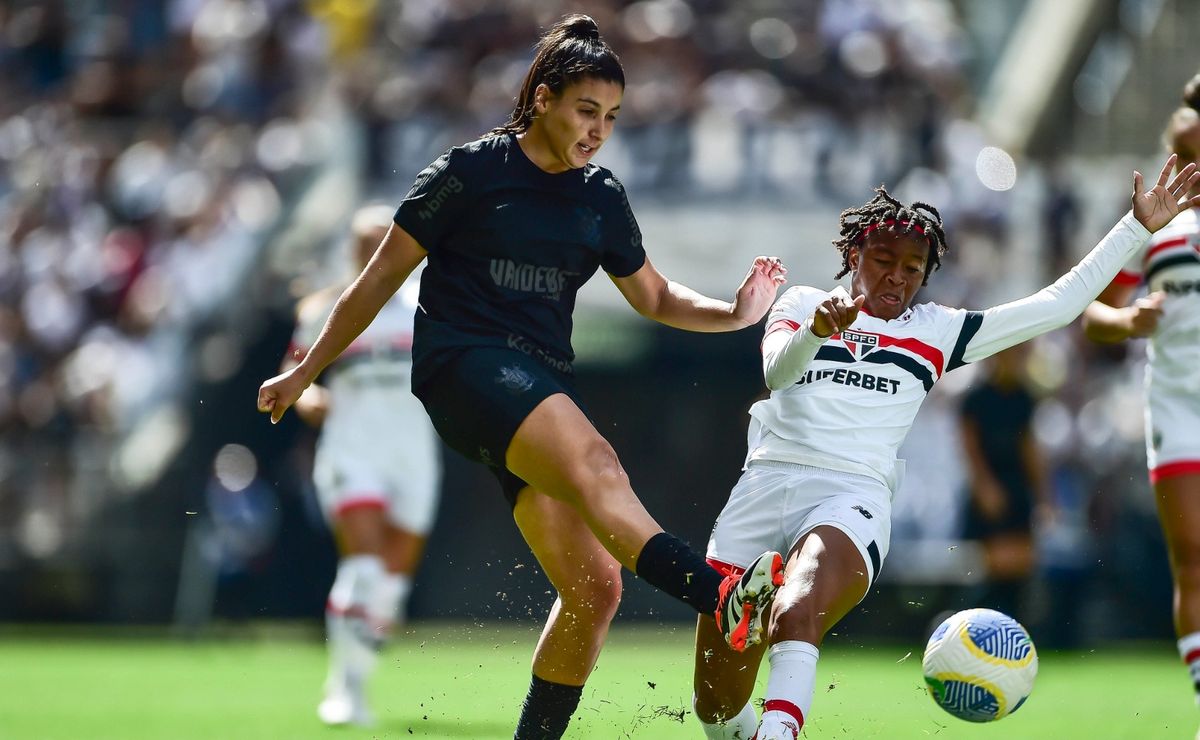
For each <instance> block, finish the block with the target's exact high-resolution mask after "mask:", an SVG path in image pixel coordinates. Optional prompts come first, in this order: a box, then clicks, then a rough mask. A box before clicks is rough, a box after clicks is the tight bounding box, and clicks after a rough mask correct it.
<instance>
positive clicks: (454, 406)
mask: <svg viewBox="0 0 1200 740" xmlns="http://www.w3.org/2000/svg"><path fill="white" fill-rule="evenodd" d="M413 393H414V394H416V396H417V398H419V399H421V403H423V404H424V405H425V411H426V412H428V413H429V418H430V420H431V421H432V422H433V427H434V429H436V430H437V433H438V435H440V436H441V438H442V439H443V440H444V441H445V442H446V444H447V445H449V446H450V448H451V449H453V450H455V451H456V452H458V453H460V454H462V455H464V456H466V457H467V458H469V459H471V460H475V461H477V462H481V463H483V464H484V465H487V466H488V468H490V469H491V471H492V472H493V473H494V474H495V476H496V478H497V479H498V480H499V481H500V487H501V488H502V489H504V496H505V498H507V499H508V503H509V505H510V506H516V505H517V494H518V493H520V491H521V489H522V488H524V487H526V486H528V485H529V484H528V483H526V482H525V481H523V480H521V479H520V478H518V477H517V476H515V475H513V474H512V473H511V472H509V470H508V468H506V467H505V464H504V460H505V455H506V454H507V452H508V445H509V443H511V442H512V438H513V436H514V435H515V434H516V433H517V427H519V426H521V422H523V421H525V417H527V416H529V414H530V412H532V411H533V410H534V409H535V408H537V405H538V404H540V403H541V402H542V401H544V400H546V399H547V398H549V397H550V396H552V395H554V394H555V393H565V394H566V395H568V396H569V397H570V398H571V400H573V401H574V402H575V404H576V405H577V406H579V408H580V409H583V404H582V403H581V401H580V399H579V394H578V393H577V392H576V390H575V386H574V383H573V379H572V377H571V376H570V375H567V374H565V373H561V372H559V371H557V370H553V369H551V368H550V367H548V366H547V365H545V364H543V363H542V362H541V361H539V360H536V359H534V358H533V357H530V356H529V355H527V354H525V353H523V352H518V351H517V350H512V349H507V348H504V347H473V348H470V349H467V350H464V351H463V352H461V353H460V354H458V355H456V356H455V357H454V358H453V359H451V360H448V361H447V362H445V363H444V364H443V365H441V367H439V368H438V370H437V372H436V374H435V376H434V377H433V378H431V379H430V380H427V381H425V382H424V383H422V384H421V386H420V387H419V388H414V389H413ZM585 413H586V412H585Z"/></svg>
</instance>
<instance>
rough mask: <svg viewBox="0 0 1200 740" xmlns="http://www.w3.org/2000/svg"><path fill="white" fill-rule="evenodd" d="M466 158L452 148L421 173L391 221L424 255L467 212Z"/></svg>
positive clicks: (435, 246) (442, 238) (462, 152)
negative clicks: (417, 245)
mask: <svg viewBox="0 0 1200 740" xmlns="http://www.w3.org/2000/svg"><path fill="white" fill-rule="evenodd" d="M468 159H469V156H468V154H467V153H466V152H464V151H463V150H462V149H459V148H455V149H451V150H449V151H447V152H446V153H445V154H443V155H442V156H440V157H438V158H437V159H436V160H434V161H433V163H432V164H430V165H429V166H428V167H426V168H425V169H423V170H421V172H420V174H418V175H417V179H416V181H414V182H413V185H412V188H411V189H409V191H408V195H405V196H404V199H403V200H401V201H400V207H399V208H397V209H396V215H395V216H394V217H393V218H392V220H393V221H395V222H396V225H397V226H399V227H400V228H402V229H404V230H405V231H407V232H408V234H409V235H410V236H412V238H414V239H416V240H417V243H418V244H420V245H421V248H422V249H424V250H425V251H427V252H432V251H435V250H436V249H437V248H438V246H439V245H440V244H441V243H442V241H443V240H444V239H445V238H446V235H447V234H449V233H450V231H451V230H452V229H453V228H454V226H455V225H457V224H459V223H461V218H462V216H463V214H464V213H465V212H466V210H467V206H468V203H469V200H470V192H469V189H468V187H467V184H468V182H469V181H470V178H469V177H468V172H467V170H468V165H469V162H468Z"/></svg>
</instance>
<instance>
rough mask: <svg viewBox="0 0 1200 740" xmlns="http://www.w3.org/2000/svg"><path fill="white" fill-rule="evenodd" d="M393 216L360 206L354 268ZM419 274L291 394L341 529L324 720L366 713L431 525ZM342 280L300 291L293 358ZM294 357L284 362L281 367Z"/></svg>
mask: <svg viewBox="0 0 1200 740" xmlns="http://www.w3.org/2000/svg"><path fill="white" fill-rule="evenodd" d="M391 223H392V210H391V208H390V207H388V206H368V207H366V208H363V209H361V210H359V211H358V212H357V213H356V214H355V215H354V220H353V223H352V237H351V245H350V249H351V251H352V254H351V257H352V259H353V261H354V265H353V267H354V272H355V274H356V273H357V272H358V271H359V270H361V269H362V268H363V266H365V265H366V264H367V262H368V261H369V260H370V258H371V255H372V254H374V252H375V248H376V247H377V246H378V245H379V242H380V241H381V240H382V239H383V236H384V235H385V234H386V233H387V230H388V227H389V226H390V225H391ZM419 281H420V277H419V273H414V274H413V275H412V276H410V277H409V279H408V280H407V281H406V282H405V283H404V285H403V286H402V287H401V288H400V290H398V291H397V292H396V294H395V295H394V296H393V297H392V298H391V300H390V301H388V303H387V304H386V305H385V306H384V307H383V309H382V310H381V311H380V312H379V315H378V316H376V317H375V320H374V321H372V322H371V325H370V326H368V327H367V329H366V330H365V331H363V333H362V334H360V335H359V336H358V338H357V339H356V340H355V341H354V343H353V344H351V345H350V346H349V347H348V348H347V349H346V351H345V352H343V353H342V355H341V356H340V357H339V358H338V360H337V361H336V362H335V363H333V364H332V365H331V366H330V367H329V368H328V369H326V371H325V373H324V376H323V379H322V384H321V385H316V384H314V385H311V386H309V387H308V388H307V389H306V390H305V391H304V394H303V395H302V396H301V397H300V399H299V400H298V401H297V402H296V411H297V412H298V413H299V414H300V416H301V418H303V419H304V420H305V421H306V422H308V423H310V424H313V425H314V426H320V427H321V436H320V439H319V440H318V442H317V452H316V459H315V462H314V466H313V479H314V483H315V484H316V488H317V495H318V497H319V499H320V504H321V510H322V512H323V513H324V514H325V516H326V518H327V519H328V521H329V522H330V525H331V526H332V528H333V530H334V535H335V537H336V540H337V546H338V553H339V561H338V569H337V576H336V578H335V579H334V582H333V587H332V588H331V589H330V591H329V600H328V601H327V602H326V607H325V621H326V628H327V630H328V638H327V639H328V647H329V675H328V677H327V678H326V681H325V697H324V699H323V700H322V702H321V704H320V705H319V706H318V708H317V714H318V715H319V716H320V718H321V720H322V721H324V722H326V723H328V724H346V723H355V724H370V723H371V721H372V717H371V714H370V711H369V709H368V706H367V699H366V680H367V678H368V677H369V676H370V674H371V672H372V670H373V668H374V666H375V662H376V657H377V654H378V651H379V649H380V648H381V647H382V645H383V642H384V640H385V639H386V638H387V637H388V635H389V634H390V633H391V632H392V630H393V629H394V628H395V626H396V625H397V624H398V623H399V622H400V621H401V620H402V619H403V617H404V607H405V603H406V601H407V599H408V594H409V591H410V590H411V588H412V579H413V574H414V573H415V572H416V569H417V565H418V563H419V562H420V559H421V554H422V552H423V551H424V549H425V540H426V536H427V535H428V533H429V530H430V527H431V526H432V525H433V518H434V514H435V513H436V510H437V503H438V485H439V479H440V477H441V459H440V448H439V446H438V443H437V436H436V434H435V432H434V430H433V425H432V424H431V423H430V421H429V417H428V415H427V414H426V413H425V408H424V407H423V406H422V405H421V402H420V401H418V400H417V399H416V397H415V396H413V395H412V391H411V390H410V389H409V377H410V375H411V368H412V335H413V314H414V313H415V311H416V308H417V291H418V287H419ZM343 287H344V286H337V287H335V288H329V289H327V290H324V291H321V292H318V293H315V294H314V295H311V296H309V297H307V298H305V299H304V300H303V301H301V302H300V305H299V307H298V311H297V313H298V321H297V327H296V334H295V338H294V339H293V342H292V344H293V346H292V348H291V351H290V352H289V353H288V356H289V358H295V357H303V356H304V353H305V352H307V351H308V348H309V347H310V346H312V343H313V342H314V341H315V340H316V338H317V335H318V334H319V333H320V331H321V327H322V326H323V325H324V323H325V317H326V316H328V315H329V311H330V310H331V309H332V308H333V305H334V303H335V302H336V301H337V299H338V296H339V295H341V292H342V288H343ZM293 364H295V360H294V359H289V360H288V361H287V362H286V363H285V366H284V367H285V369H286V368H287V367H290V366H291V365H293Z"/></svg>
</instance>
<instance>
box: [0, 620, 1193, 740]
mask: <svg viewBox="0 0 1200 740" xmlns="http://www.w3.org/2000/svg"><path fill="white" fill-rule="evenodd" d="M13 634H14V632H13V630H12V629H9V630H7V631H6V633H5V636H4V637H0V738H5V739H6V740H12V739H17V738H21V739H23V738H30V739H36V740H52V739H54V738H71V739H72V740H75V739H77V738H120V739H121V740H135V739H136V738H171V739H172V740H182V739H185V738H206V739H208V738H323V739H325V740H353V739H355V738H408V737H422V738H480V739H482V738H510V737H511V736H512V735H511V733H512V727H513V724H514V721H515V717H516V712H517V707H518V706H519V704H520V701H521V698H522V697H523V695H524V691H525V688H526V685H527V682H528V678H529V669H528V666H529V656H530V652H531V650H532V646H533V644H534V641H535V639H536V636H537V627H535V626H533V625H512V624H508V625H505V624H483V625H471V624H444V623H429V622H422V623H417V624H415V625H413V626H412V627H411V628H410V629H409V630H408V632H407V633H406V634H405V635H403V636H402V637H401V638H400V639H399V640H398V641H397V642H396V643H395V644H394V645H392V646H391V647H390V648H389V650H388V652H387V653H386V655H385V657H384V660H383V662H382V664H381V667H380V670H379V671H378V673H377V676H376V680H375V682H374V684H373V686H372V691H371V694H372V697H373V701H374V706H375V711H376V713H377V714H378V715H379V723H378V725H377V726H376V727H375V728H373V729H371V730H359V729H337V730H333V729H327V728H325V727H322V726H321V725H319V723H318V721H317V719H316V716H315V713H314V709H315V706H316V702H317V699H318V695H319V689H320V683H321V680H322V678H323V672H324V653H323V648H322V645H321V644H320V643H319V642H318V641H316V640H313V639H299V638H296V639H279V638H275V639H259V640H251V639H235V640H228V641H214V640H204V641H199V642H184V641H172V640H164V639H133V638H120V637H114V636H107V637H105V638H103V639H101V638H97V637H75V636H65V635H62V634H58V633H55V632H46V631H40V632H38V633H37V634H36V636H34V635H25V636H17V637H14V636H13ZM690 643H691V631H690V629H689V628H688V627H686V626H684V625H679V626H677V627H670V626H668V627H661V628H650V627H622V626H619V627H617V628H615V629H614V630H613V633H612V635H611V636H610V639H609V643H608V646H607V647H606V648H605V651H604V653H603V654H602V655H601V658H600V664H599V667H598V668H597V670H596V673H595V674H594V675H593V677H592V679H591V681H589V684H588V688H587V690H586V691H585V693H584V698H583V702H582V704H581V705H580V710H579V712H578V713H577V714H576V717H575V719H574V720H573V721H572V723H571V728H570V730H569V731H568V733H567V737H568V738H605V739H608V738H614V739H616V738H654V739H655V740H669V739H670V738H693V739H694V738H699V737H701V733H700V730H699V727H698V726H697V725H696V724H695V719H694V718H693V717H691V716H690V715H689V714H687V713H686V710H687V708H688V707H689V704H690V696H691V689H690V684H691V644H690ZM909 651H911V654H909ZM1041 660H1042V662H1041V671H1040V675H1039V676H1038V683H1037V687H1036V688H1035V690H1034V692H1033V696H1032V697H1031V698H1030V700H1029V701H1028V702H1027V703H1026V705H1025V706H1024V707H1022V708H1021V710H1020V711H1019V712H1018V713H1017V714H1015V715H1013V716H1012V717H1009V718H1007V719H1004V720H1002V721H1000V722H998V723H994V724H989V725H973V724H970V723H966V722H961V721H959V720H956V719H954V718H952V717H950V716H949V715H946V714H944V713H942V712H941V710H939V709H938V708H937V707H935V706H934V705H933V703H932V701H930V699H929V698H928V696H927V695H926V694H925V691H924V688H923V684H922V681H921V675H920V646H919V645H916V644H914V645H908V646H894V645H866V646H851V645H849V644H848V641H847V640H846V639H845V638H834V639H833V640H832V641H831V643H830V644H829V645H827V647H826V649H825V650H824V651H823V655H822V659H821V664H820V669H819V675H818V687H817V692H816V700H815V703H814V707H813V713H812V719H811V721H810V722H809V724H808V725H807V727H806V728H805V737H806V738H814V739H815V738H845V739H852V738H853V739H857V738H891V739H899V740H904V739H906V738H944V739H945V740H960V739H964V738H965V739H967V740H970V739H971V738H991V739H993V740H995V739H998V738H1005V739H1014V738H1015V739H1017V740H1036V739H1037V738H1052V739H1053V740H1075V739H1076V738H1080V739H1082V738H1105V739H1106V740H1112V739H1115V738H1130V739H1131V740H1132V739H1134V738H1136V739H1137V740H1153V739H1156V738H1164V739H1166V738H1179V739H1185V738H1186V739H1189V740H1190V738H1192V737H1193V734H1194V733H1195V731H1196V727H1197V725H1198V724H1200V712H1197V711H1196V709H1195V707H1194V705H1193V701H1192V696H1191V687H1190V686H1189V683H1188V680H1187V676H1186V674H1185V672H1184V669H1183V667H1182V666H1181V665H1180V664H1179V661H1178V658H1177V657H1176V656H1175V655H1174V653H1173V646H1171V645H1166V644H1163V645H1152V646H1147V647H1145V648H1144V649H1141V650H1129V649H1121V650H1109V651H1096V652H1082V653H1071V654H1061V655H1043V656H1042V657H1041ZM763 678H764V677H763V676H760V689H761V687H762V685H763V683H762V679H763Z"/></svg>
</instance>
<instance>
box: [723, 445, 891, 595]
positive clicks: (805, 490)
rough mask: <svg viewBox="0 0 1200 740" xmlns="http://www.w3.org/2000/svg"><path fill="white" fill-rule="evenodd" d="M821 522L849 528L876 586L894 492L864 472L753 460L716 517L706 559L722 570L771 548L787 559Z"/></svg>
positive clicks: (742, 566) (888, 537)
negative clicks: (794, 546) (800, 540)
mask: <svg viewBox="0 0 1200 740" xmlns="http://www.w3.org/2000/svg"><path fill="white" fill-rule="evenodd" d="M820 526H830V527H835V528H837V529H839V530H841V531H842V532H845V533H846V536H848V537H849V538H850V541H851V542H853V543H854V545H855V546H856V547H857V548H858V551H859V553H860V554H861V555H862V559H863V563H864V564H865V565H866V568H867V570H866V573H867V578H868V580H869V582H870V583H872V584H873V583H874V582H875V579H876V578H878V577H879V569H880V568H881V567H882V566H883V559H884V558H885V557H887V553H888V545H889V542H890V540H891V536H892V494H891V491H890V490H888V488H887V486H885V485H883V484H882V483H880V482H879V481H877V480H875V479H873V478H869V477H867V476H865V475H857V474H855V473H842V472H838V471H836V470H828V469H826V468H816V467H811V466H808V465H798V464H795V463H786V462H774V461H768V460H755V461H751V463H750V465H749V467H747V469H746V470H745V472H743V473H742V477H741V478H740V479H739V480H738V482H737V485H735V486H734V487H733V491H731V492H730V494H729V501H728V502H727V503H726V504H725V508H724V509H723V510H722V511H721V515H720V516H718V517H717V523H716V524H715V525H714V526H713V532H712V536H711V537H710V538H709V540H708V553H707V557H708V560H709V561H710V562H711V563H712V564H713V565H714V566H715V567H717V568H718V569H723V570H731V569H730V568H729V567H728V566H733V567H734V568H736V569H745V567H746V566H747V565H749V564H750V562H751V561H752V560H754V558H756V557H758V556H759V555H761V554H762V553H763V552H764V551H766V550H775V551H778V552H780V553H783V554H784V556H785V557H786V555H787V552H788V551H789V550H791V549H792V546H793V545H795V544H796V542H797V541H798V540H799V539H800V538H801V537H803V536H804V535H806V534H808V533H809V532H811V531H812V530H814V529H816V528H817V527H820ZM723 566H724V567H723Z"/></svg>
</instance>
